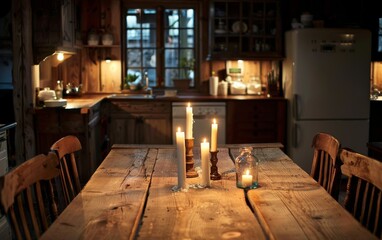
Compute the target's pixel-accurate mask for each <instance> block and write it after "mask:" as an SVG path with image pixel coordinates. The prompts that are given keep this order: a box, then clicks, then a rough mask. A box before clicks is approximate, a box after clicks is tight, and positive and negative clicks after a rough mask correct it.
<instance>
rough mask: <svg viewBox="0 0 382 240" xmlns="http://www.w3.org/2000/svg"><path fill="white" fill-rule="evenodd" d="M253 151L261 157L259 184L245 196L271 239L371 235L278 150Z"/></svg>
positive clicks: (365, 237)
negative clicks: (258, 186)
mask: <svg viewBox="0 0 382 240" xmlns="http://www.w3.org/2000/svg"><path fill="white" fill-rule="evenodd" d="M278 151H279V152H278ZM277 152H278V153H277ZM255 153H256V154H258V155H259V156H260V158H263V159H264V160H262V161H261V162H260V173H259V183H260V188H258V189H255V190H250V191H249V192H248V199H249V202H250V204H251V205H252V207H253V208H254V211H255V213H256V214H257V216H258V217H259V221H260V222H261V223H262V225H263V226H264V228H265V229H266V231H267V233H268V234H269V236H270V238H271V239H374V237H373V236H372V235H371V234H370V232H368V231H367V230H366V229H365V228H363V227H362V226H361V225H360V224H359V223H358V222H357V221H356V220H355V219H354V218H353V217H352V216H351V215H350V214H349V213H348V212H346V211H344V209H343V208H342V206H341V205H340V204H339V203H338V202H337V201H335V199H334V198H332V197H331V196H330V195H329V194H327V192H326V191H325V189H324V188H322V187H321V186H320V185H319V184H318V183H317V182H316V181H315V180H313V179H312V178H311V177H309V175H308V174H307V173H306V172H305V171H303V170H302V169H301V168H299V167H298V166H297V165H296V164H295V163H293V161H291V159H289V158H288V157H287V156H286V155H284V154H283V153H282V152H281V151H280V150H277V151H276V150H275V149H257V150H255ZM263 156H265V157H263Z"/></svg>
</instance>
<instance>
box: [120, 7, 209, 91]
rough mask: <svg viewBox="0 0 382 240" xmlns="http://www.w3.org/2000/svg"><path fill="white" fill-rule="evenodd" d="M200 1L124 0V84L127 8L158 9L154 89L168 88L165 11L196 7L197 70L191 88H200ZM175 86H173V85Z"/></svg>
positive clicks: (195, 50) (122, 11) (122, 35)
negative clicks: (166, 79) (165, 71)
mask: <svg viewBox="0 0 382 240" xmlns="http://www.w3.org/2000/svg"><path fill="white" fill-rule="evenodd" d="M200 4H201V3H200V1H197V0H192V1H185V2H171V1H145V0H133V1H128V0H124V1H123V2H122V6H121V18H122V21H121V33H122V34H121V43H122V47H121V56H122V62H123V63H122V80H121V81H122V86H123V83H124V79H125V77H126V71H127V67H126V61H127V51H126V49H127V48H126V46H127V39H126V13H127V9H131V8H141V9H156V11H157V16H156V17H157V19H156V22H157V23H158V24H157V26H156V34H157V35H156V52H157V56H156V70H157V71H156V74H157V75H156V77H157V79H156V83H157V84H156V86H151V88H154V89H162V88H167V87H165V86H164V84H165V75H164V69H165V53H164V52H165V51H164V46H165V41H164V37H165V32H164V19H163V17H164V14H163V13H164V11H165V9H175V8H179V9H186V8H190V9H194V18H195V26H194V31H195V33H194V59H195V72H194V85H193V86H192V87H191V88H190V89H198V88H199V86H200V81H201V80H200V64H201V61H200V50H201V45H200V37H201V33H200V29H201V24H200V22H199V20H200V18H201V9H202V8H201V5H200ZM171 88H173V87H171Z"/></svg>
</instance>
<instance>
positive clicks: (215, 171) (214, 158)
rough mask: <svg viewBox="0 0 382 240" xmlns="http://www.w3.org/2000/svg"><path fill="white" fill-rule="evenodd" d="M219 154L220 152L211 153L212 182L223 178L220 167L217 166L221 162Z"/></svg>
mask: <svg viewBox="0 0 382 240" xmlns="http://www.w3.org/2000/svg"><path fill="white" fill-rule="evenodd" d="M218 152H219V151H216V152H210V153H211V160H210V161H211V174H210V177H211V180H219V179H221V178H222V176H221V175H220V174H219V172H218V167H217V166H216V164H217V163H218V161H219V159H218Z"/></svg>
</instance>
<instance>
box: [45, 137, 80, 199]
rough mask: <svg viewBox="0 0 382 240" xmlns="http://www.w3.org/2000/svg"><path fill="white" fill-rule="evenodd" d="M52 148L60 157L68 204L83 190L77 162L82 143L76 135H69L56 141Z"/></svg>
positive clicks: (62, 182)
mask: <svg viewBox="0 0 382 240" xmlns="http://www.w3.org/2000/svg"><path fill="white" fill-rule="evenodd" d="M50 149H51V150H52V151H55V152H56V153H57V156H58V158H59V162H60V170H61V185H62V188H63V192H64V200H65V203H64V205H65V206H67V205H68V204H69V203H70V202H71V201H72V200H73V199H74V197H75V196H76V195H77V194H78V193H79V192H80V191H81V184H80V179H79V176H78V170H77V163H76V152H78V151H80V150H81V149H82V147H81V143H80V141H79V139H78V138H77V137H76V136H72V135H68V136H65V137H63V138H61V139H59V140H58V141H56V142H55V143H54V144H53V145H52V146H51V147H50Z"/></svg>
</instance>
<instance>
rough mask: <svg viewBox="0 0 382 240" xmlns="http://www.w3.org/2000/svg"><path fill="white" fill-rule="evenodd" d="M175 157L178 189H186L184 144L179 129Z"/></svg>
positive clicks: (182, 133)
mask: <svg viewBox="0 0 382 240" xmlns="http://www.w3.org/2000/svg"><path fill="white" fill-rule="evenodd" d="M176 156H177V160H178V161H177V163H178V187H179V188H184V189H185V188H186V143H185V139H184V132H181V129H180V127H178V131H177V132H176Z"/></svg>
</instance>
